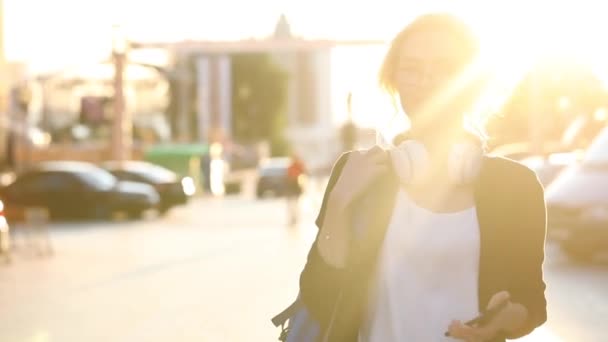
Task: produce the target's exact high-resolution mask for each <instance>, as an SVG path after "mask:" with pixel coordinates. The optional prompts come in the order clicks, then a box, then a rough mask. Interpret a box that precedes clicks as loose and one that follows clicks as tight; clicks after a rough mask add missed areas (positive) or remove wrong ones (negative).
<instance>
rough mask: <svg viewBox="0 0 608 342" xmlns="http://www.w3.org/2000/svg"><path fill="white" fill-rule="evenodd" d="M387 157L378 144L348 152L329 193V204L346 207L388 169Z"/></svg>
mask: <svg viewBox="0 0 608 342" xmlns="http://www.w3.org/2000/svg"><path fill="white" fill-rule="evenodd" d="M388 167H389V158H388V155H387V153H386V152H385V151H384V150H383V149H382V148H381V147H379V146H374V147H372V148H371V149H369V150H363V151H353V152H351V153H350V154H349V156H348V160H347V161H346V164H345V165H344V169H343V170H342V173H341V174H340V178H339V179H338V181H337V182H336V185H335V187H334V189H333V191H332V192H331V195H330V199H329V200H330V203H329V204H330V205H333V206H334V207H337V208H347V207H348V206H349V205H350V204H351V203H352V202H353V201H354V200H355V199H356V198H358V197H359V196H360V195H362V194H363V192H364V191H365V190H366V189H367V188H368V187H369V186H370V185H371V183H372V182H373V181H374V180H376V179H378V177H380V176H381V175H382V174H384V173H386V172H387V171H388Z"/></svg>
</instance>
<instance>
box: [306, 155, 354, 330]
mask: <svg viewBox="0 0 608 342" xmlns="http://www.w3.org/2000/svg"><path fill="white" fill-rule="evenodd" d="M347 159H348V153H345V154H342V155H341V156H340V158H338V160H337V161H336V163H335V165H334V167H333V169H332V172H331V175H330V177H329V181H328V184H327V188H326V189H325V194H324V195H323V202H322V204H321V209H320V210H319V215H318V216H317V219H316V221H315V223H316V225H317V227H318V228H319V230H320V228H321V226H322V225H323V220H324V218H325V210H326V207H327V201H328V198H329V194H330V193H331V191H332V189H333V187H334V186H335V184H336V182H337V181H338V178H339V177H340V174H341V172H342V169H343V168H344V165H345V164H346V160H347ZM318 237H319V235H318V234H317V239H318ZM317 239H315V241H314V243H313V244H312V247H311V248H310V252H309V253H308V259H307V262H306V265H305V266H304V270H303V271H302V273H301V275H300V298H301V299H302V302H303V303H304V305H305V306H306V308H307V309H308V311H309V313H310V315H311V316H312V317H313V318H315V320H317V321H318V322H321V324H322V325H323V323H324V322H328V321H329V319H330V316H331V313H332V311H333V304H334V301H335V298H336V297H337V295H338V291H339V290H340V284H341V282H342V281H341V279H342V270H340V269H337V268H334V267H333V266H330V265H329V264H327V263H326V262H325V261H324V260H323V258H322V257H321V255H320V254H319V251H318V248H317Z"/></svg>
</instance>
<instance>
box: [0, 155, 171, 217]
mask: <svg viewBox="0 0 608 342" xmlns="http://www.w3.org/2000/svg"><path fill="white" fill-rule="evenodd" d="M0 198H2V200H3V202H4V204H5V206H6V209H7V211H6V212H7V216H8V217H9V218H10V216H9V213H10V214H11V215H13V217H14V218H15V219H17V220H19V219H23V210H24V209H25V208H46V209H47V210H48V213H49V215H50V218H51V219H59V218H61V219H71V218H100V219H105V218H109V217H111V215H112V214H113V213H114V212H117V211H122V212H126V213H127V214H128V215H129V216H130V217H140V216H141V215H142V214H143V213H144V212H145V211H146V210H149V209H152V208H155V207H157V206H158V203H159V201H160V198H159V195H158V193H157V192H156V190H155V189H154V188H153V187H151V186H150V185H148V184H144V183H136V182H123V181H119V180H118V179H117V178H116V177H114V176H113V175H112V174H111V173H109V172H107V171H105V170H104V169H102V168H99V167H97V166H95V165H93V164H89V163H83V162H65V161H58V162H44V163H41V164H38V165H36V166H34V167H33V168H31V169H30V170H28V171H25V172H24V173H21V174H19V175H18V176H17V177H16V179H15V181H14V182H12V183H11V184H10V185H8V186H6V187H3V188H1V189H0Z"/></svg>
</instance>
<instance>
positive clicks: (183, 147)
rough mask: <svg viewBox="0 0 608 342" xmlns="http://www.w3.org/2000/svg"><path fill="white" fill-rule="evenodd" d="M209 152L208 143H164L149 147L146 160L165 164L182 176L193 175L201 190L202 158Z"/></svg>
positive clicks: (198, 188)
mask: <svg viewBox="0 0 608 342" xmlns="http://www.w3.org/2000/svg"><path fill="white" fill-rule="evenodd" d="M208 154H209V146H208V145H207V144H162V145H156V146H153V147H151V148H149V149H148V150H147V151H146V152H145V154H144V160H145V161H147V162H150V163H154V164H157V165H160V166H163V167H165V168H167V169H169V170H171V171H173V172H175V173H177V174H178V175H180V176H181V177H191V178H192V179H193V180H194V183H195V185H196V188H197V192H199V191H200V189H202V188H203V184H202V179H203V177H202V170H201V158H203V156H205V155H208Z"/></svg>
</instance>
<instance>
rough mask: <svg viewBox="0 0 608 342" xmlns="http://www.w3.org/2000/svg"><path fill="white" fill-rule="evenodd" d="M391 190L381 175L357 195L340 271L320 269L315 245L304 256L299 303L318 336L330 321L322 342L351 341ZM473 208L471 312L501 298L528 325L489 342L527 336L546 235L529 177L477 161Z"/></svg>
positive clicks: (536, 321)
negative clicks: (475, 266) (505, 295)
mask: <svg viewBox="0 0 608 342" xmlns="http://www.w3.org/2000/svg"><path fill="white" fill-rule="evenodd" d="M347 158H348V154H344V155H342V157H340V159H339V160H338V161H337V162H336V165H335V166H334V169H333V171H332V174H331V176H330V180H329V183H328V186H327V189H326V190H325V196H324V199H323V203H322V206H321V210H320V212H319V216H318V217H317V221H316V223H317V226H318V227H321V225H322V223H323V218H324V215H325V208H326V205H327V200H328V194H329V193H330V192H331V190H332V188H333V186H334V185H335V183H336V181H337V180H338V178H339V175H340V173H341V171H342V169H343V167H344V164H345V162H346V160H347ZM397 189H398V181H397V178H396V176H395V175H394V174H391V175H387V176H386V177H382V179H380V180H378V182H377V183H376V184H374V185H373V186H371V187H370V190H369V191H368V193H366V196H363V199H362V201H364V203H358V204H357V208H359V210H357V211H358V214H359V215H358V217H357V218H356V220H355V221H356V222H357V224H359V225H363V226H364V227H363V228H364V230H365V236H364V237H363V238H357V239H356V241H358V242H357V243H356V245H354V246H353V248H352V250H353V251H356V252H355V253H352V254H351V256H350V257H349V261H348V267H347V268H345V269H336V268H333V267H332V266H330V265H328V264H327V263H325V262H324V260H323V259H322V258H321V256H320V255H319V253H318V249H317V246H316V241H315V243H314V244H313V246H312V248H311V250H310V253H309V255H308V260H307V263H306V266H305V267H304V270H303V271H302V274H301V277H300V296H301V299H302V301H303V302H304V304H305V305H306V307H307V308H308V310H309V311H310V313H311V315H312V316H313V317H314V318H315V319H316V320H318V321H319V322H320V323H321V328H322V331H327V327H328V326H329V325H330V321H332V317H333V322H332V323H331V329H329V339H328V342H356V341H357V336H358V331H359V327H360V326H361V323H362V320H363V319H364V318H365V312H366V308H365V305H366V304H367V300H368V293H369V292H368V291H369V287H368V285H369V284H370V280H371V278H372V274H373V273H374V269H375V267H376V263H377V258H378V253H379V251H380V248H381V246H382V242H383V239H384V234H385V232H386V228H387V226H388V223H389V219H390V214H391V211H392V209H393V206H394V201H395V196H396V194H397ZM475 202H476V206H477V208H476V209H477V217H478V221H479V227H480V228H479V229H480V262H479V285H478V286H479V287H478V288H479V292H478V294H479V309H480V311H481V310H482V309H484V308H485V307H486V306H487V304H488V302H489V300H490V298H491V297H492V296H493V295H494V294H495V293H497V292H500V291H503V290H506V291H509V293H510V294H511V299H512V301H513V302H517V303H520V304H522V305H524V306H525V307H526V308H527V309H528V312H529V318H528V321H527V322H526V324H525V327H524V328H523V329H522V330H521V331H519V332H518V333H517V334H516V335H514V336H504V337H499V338H497V339H495V341H496V342H499V341H504V340H505V338H510V339H513V338H518V337H521V336H524V335H527V334H529V333H530V332H531V331H532V330H534V328H536V327H538V326H540V325H541V324H543V323H544V322H545V321H546V319H547V312H546V300H545V295H544V292H545V283H544V281H543V271H542V266H543V260H544V254H545V253H544V252H545V251H544V246H545V235H546V209H545V201H544V194H543V188H542V185H541V184H540V183H539V181H538V179H537V177H536V175H535V174H534V172H532V171H531V170H530V169H528V168H526V167H525V166H523V165H521V164H519V163H517V162H514V161H511V160H508V159H504V158H499V157H489V156H488V157H484V161H483V163H482V168H481V171H480V175H479V177H478V179H477V181H476V184H475ZM338 297H340V299H339V300H338ZM455 319H458V318H455ZM461 319H463V320H464V319H467V318H466V317H463V318H461ZM446 328H447V327H446ZM442 333H443V332H442ZM322 335H323V334H322Z"/></svg>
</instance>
